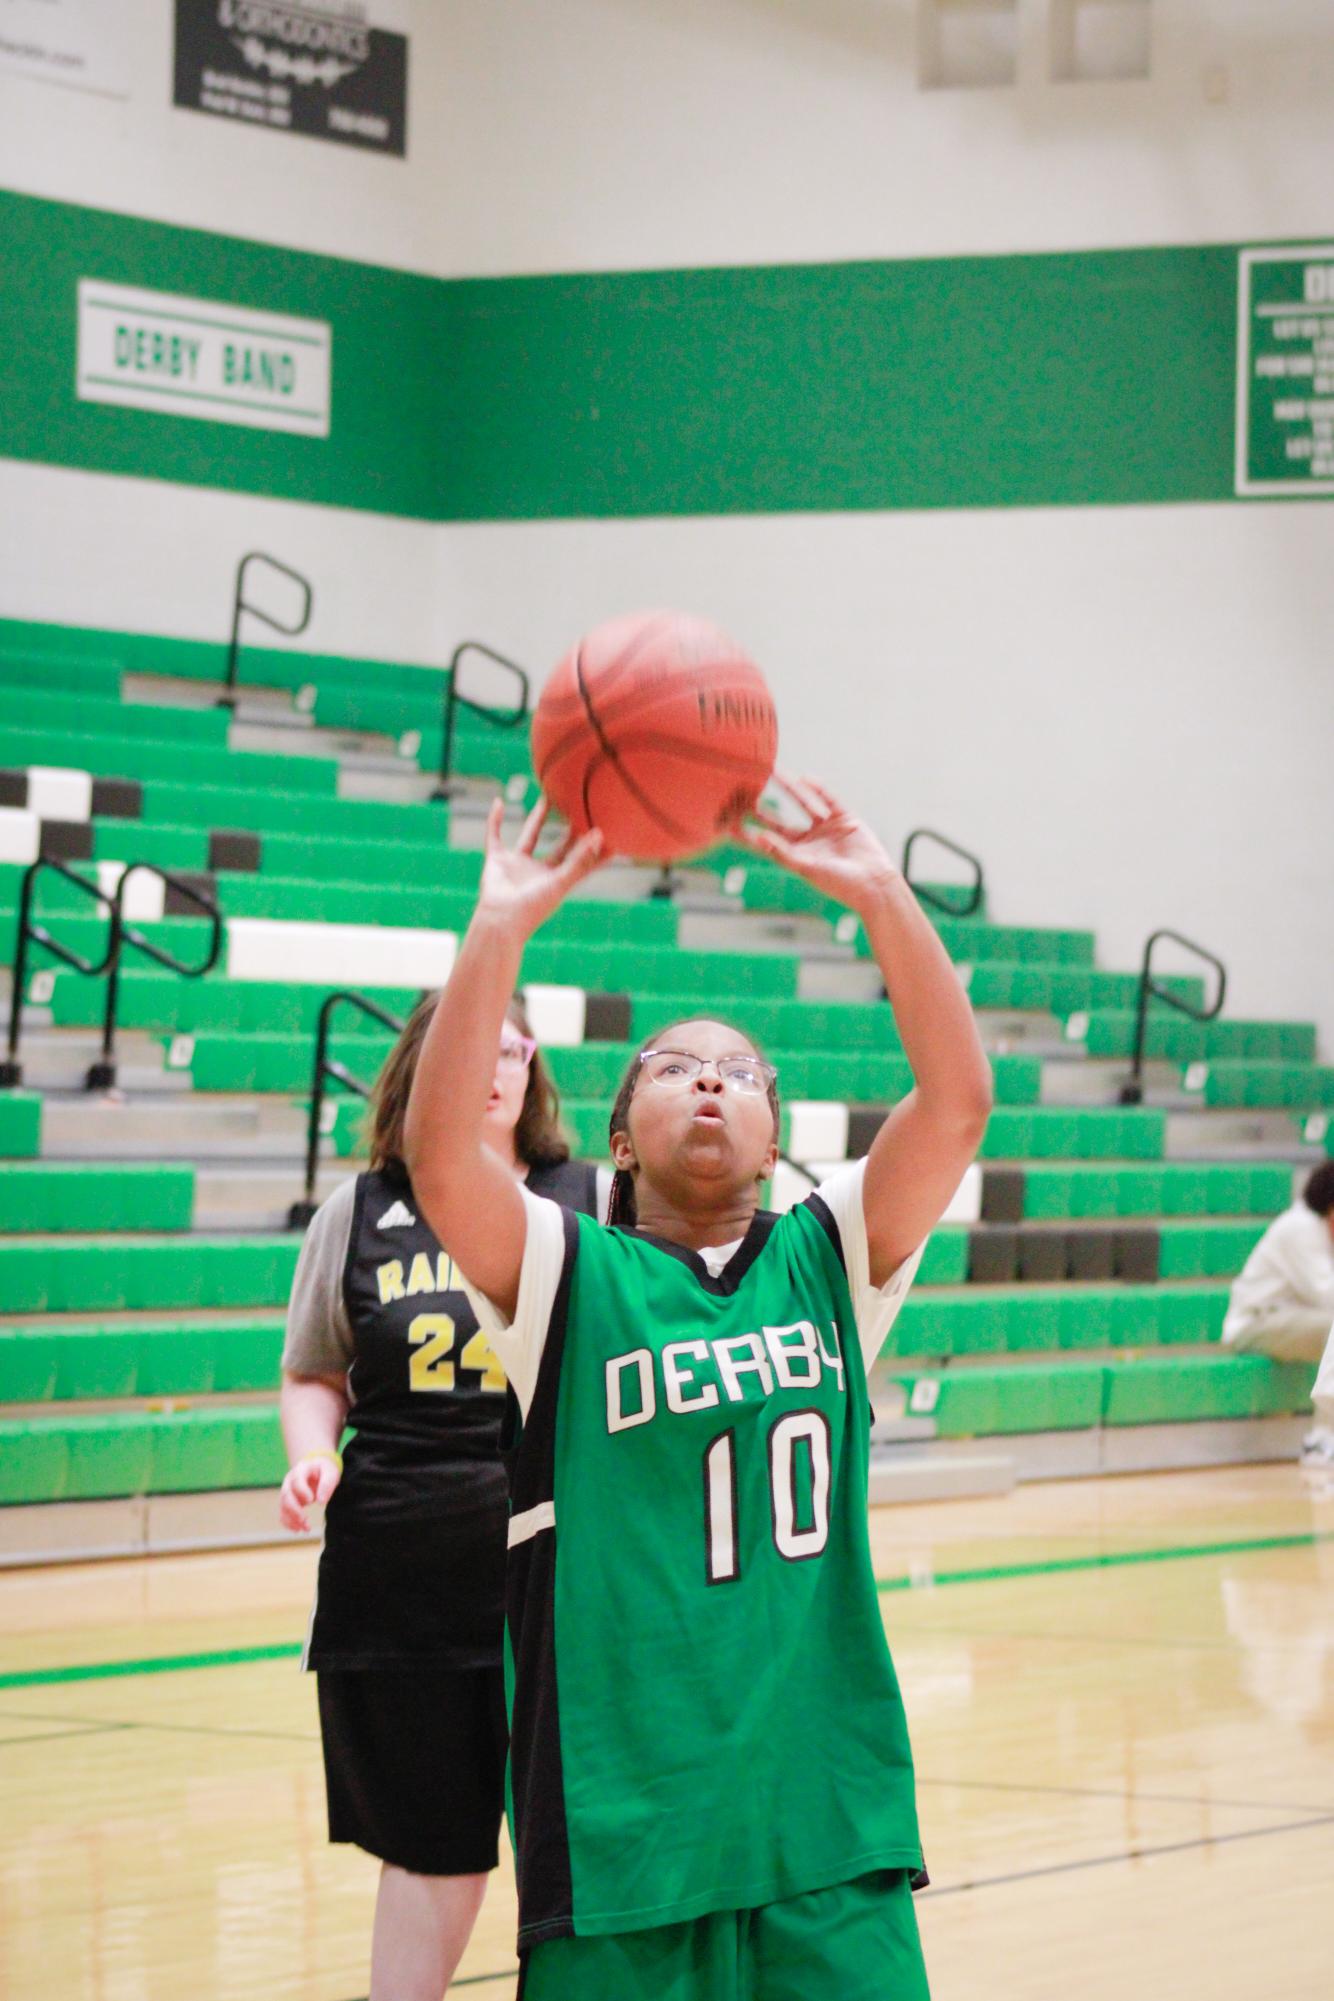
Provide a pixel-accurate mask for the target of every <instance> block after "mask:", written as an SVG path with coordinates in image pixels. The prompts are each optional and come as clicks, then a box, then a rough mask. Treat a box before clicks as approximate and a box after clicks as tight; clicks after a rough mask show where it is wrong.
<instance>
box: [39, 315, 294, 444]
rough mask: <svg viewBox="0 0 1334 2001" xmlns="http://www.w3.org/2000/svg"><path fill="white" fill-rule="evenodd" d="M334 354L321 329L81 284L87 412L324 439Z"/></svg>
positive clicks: (82, 393)
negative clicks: (102, 408)
mask: <svg viewBox="0 0 1334 2001" xmlns="http://www.w3.org/2000/svg"><path fill="white" fill-rule="evenodd" d="M332 352H333V336H332V333H331V331H330V328H329V326H328V325H327V323H326V322H325V321H323V320H298V319H288V318H286V317H283V316H280V315H278V314H276V313H257V312H251V311H250V310H249V309H248V308H241V307H234V306H227V305H223V304H221V303H219V301H218V300H216V299H186V298H181V297H178V296H176V295H175V294H174V293H170V292H146V291H140V290H137V289H135V288H134V287H131V286H127V285H109V284H105V283H103V282H102V281H101V280H100V279H96V278H81V279H80V280H79V346H78V394H79V400H80V401H81V402H84V403H114V404H118V405H120V406H121V407H128V408H130V409H135V410H159V411H161V412H163V413H164V414H165V415H167V416H173V417H203V418H206V419H208V420H209V421H210V422H211V423H215V424H244V425H246V426H248V427H249V428H251V429H255V430H263V431H296V432H299V433H301V434H302V435H303V436H306V437H316V438H325V437H327V436H328V435H329V409H330V391H331V382H332Z"/></svg>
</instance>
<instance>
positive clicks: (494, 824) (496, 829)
mask: <svg viewBox="0 0 1334 2001" xmlns="http://www.w3.org/2000/svg"><path fill="white" fill-rule="evenodd" d="M504 819H505V801H504V800H503V799H502V798H501V797H500V794H499V793H497V794H496V796H495V798H494V799H493V800H492V801H491V810H490V812H489V813H488V814H487V816H486V852H487V853H488V854H494V852H495V850H496V849H497V848H498V847H499V846H500V829H501V827H502V825H503V824H504Z"/></svg>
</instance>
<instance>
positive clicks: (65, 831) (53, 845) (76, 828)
mask: <svg viewBox="0 0 1334 2001" xmlns="http://www.w3.org/2000/svg"><path fill="white" fill-rule="evenodd" d="M37 852H38V854H39V855H40V856H41V858H42V860H43V861H45V862H90V861H91V860H92V858H93V828H92V822H91V821H90V820H43V821H42V823H41V827H40V830H39V832H38V836H37Z"/></svg>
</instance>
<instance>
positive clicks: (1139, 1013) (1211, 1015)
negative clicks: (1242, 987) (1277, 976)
mask: <svg viewBox="0 0 1334 2001" xmlns="http://www.w3.org/2000/svg"><path fill="white" fill-rule="evenodd" d="M1162 938H1170V939H1171V941H1172V943H1173V944H1174V945H1180V946H1181V947H1182V948H1183V950H1185V951H1187V952H1193V953H1194V954H1195V956H1196V958H1198V959H1203V960H1204V962H1205V964H1206V965H1209V966H1212V967H1213V969H1214V971H1215V972H1216V973H1217V975H1218V992H1217V994H1216V995H1215V996H1214V1004H1213V1006H1212V1007H1204V1008H1200V1007H1196V1006H1195V1003H1194V1002H1193V1001H1188V1000H1187V999H1186V998H1185V996H1184V995H1183V994H1177V993H1173V991H1172V989H1171V988H1170V987H1167V986H1160V985H1159V984H1158V983H1157V982H1156V981H1155V979H1154V977H1153V951H1154V947H1155V945H1157V944H1158V942H1159V940H1160V939H1162ZM1226 997H1227V967H1226V966H1225V965H1224V964H1223V961H1222V960H1221V959H1219V958H1216V957H1215V956H1214V954H1213V953H1212V952H1209V951H1206V950H1205V948H1204V946H1203V945H1197V944H1196V943H1195V941H1194V939H1193V938H1184V937H1183V936H1182V934H1181V933H1180V932H1179V931H1170V930H1167V929H1164V930H1162V931H1153V932H1151V933H1150V934H1149V938H1148V942H1147V943H1146V944H1145V947H1144V963H1143V965H1142V967H1141V968H1140V976H1139V998H1138V1001H1137V1003H1136V1008H1135V1047H1134V1052H1133V1055H1132V1057H1131V1064H1130V1076H1129V1078H1128V1079H1127V1081H1126V1082H1125V1083H1124V1084H1123V1085H1122V1086H1121V1093H1120V1102H1121V1103H1122V1104H1123V1105H1142V1104H1143V1102H1144V1085H1143V1081H1142V1079H1143V1071H1144V1044H1145V1041H1146V1039H1147V1036H1148V1025H1149V1002H1150V1000H1151V999H1152V1000H1160V1001H1164V1002H1165V1003H1166V1005H1167V1006H1168V1007H1174V1008H1175V1009H1176V1011H1177V1013H1178V1014H1187V1015H1189V1016H1190V1018H1191V1020H1192V1021H1213V1020H1214V1019H1215V1018H1216V1017H1217V1016H1218V1015H1220V1014H1221V1013H1222V1012H1223V1002H1224V1000H1225V999H1226Z"/></svg>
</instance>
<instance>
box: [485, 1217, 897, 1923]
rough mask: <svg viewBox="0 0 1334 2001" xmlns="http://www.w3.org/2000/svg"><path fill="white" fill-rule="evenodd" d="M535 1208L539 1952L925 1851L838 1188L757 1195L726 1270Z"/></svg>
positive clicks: (815, 1884) (531, 1677) (532, 1854)
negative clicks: (761, 1201) (802, 1196)
mask: <svg viewBox="0 0 1334 2001" xmlns="http://www.w3.org/2000/svg"><path fill="white" fill-rule="evenodd" d="M855 1199H856V1201H857V1204H858V1208H857V1215H858V1217H859V1218H860V1199H861V1197H860V1178H858V1180H857V1183H856V1198H855ZM526 1200H527V1202H528V1207H529V1219H530V1221H529V1235H530V1251H531V1249H532V1244H531V1239H532V1235H533V1227H534V1226H533V1217H534V1212H535V1211H538V1210H542V1209H546V1210H547V1212H548V1214H547V1218H546V1221H547V1223H548V1224H550V1223H551V1221H552V1219H556V1218H558V1219H559V1223H560V1226H561V1230H562V1231H563V1255H562V1256H561V1259H560V1275H559V1281H558V1283H557V1284H556V1285H555V1292H554V1304H553V1305H552V1307H551V1311H550V1315H549V1319H548V1321H547V1325H546V1330H545V1342H544V1344H543V1345H542V1347H541V1358H540V1362H538V1363H537V1368H536V1376H535V1380H532V1381H531V1384H530V1388H531V1394H530V1395H529V1397H528V1398H527V1404H528V1408H527V1412H526V1415H525V1417H524V1418H523V1420H522V1424H521V1428H520V1430H519V1432H518V1436H517V1442H516V1444H515V1451H514V1458H513V1462H512V1466H513V1480H512V1515H511V1521H510V1532H509V1543H510V1553H509V1569H508V1587H507V1636H506V1637H507V1670H508V1677H509V1686H510V1696H511V1718H512V1733H513V1746H512V1755H511V1773H510V1779H511V1812H512V1827H513V1833H514V1841H515V1852H516V1857H517V1868H518V1883H519V1900H520V1908H519V1940H520V1947H521V1949H526V1948H528V1947H530V1946H532V1945H535V1944H537V1943H538V1942H540V1941H541V1940H544V1939H548V1938H555V1937H560V1936H563V1935H569V1934H572V1933H573V1934H576V1935H595V1934H603V1933H609V1932H619V1931H634V1930H638V1929H640V1928H643V1927H649V1926H657V1925H666V1924H672V1923H675V1922H678V1921H680V1920H683V1919H686V1918H692V1917H696V1916H699V1915H701V1914H703V1913H705V1912H708V1911H714V1910H729V1909H745V1908H750V1907H753V1906H755V1905H759V1904H766V1903H770V1902H773V1901H775V1900H777V1899H780V1898H786V1897H792V1896H797V1895H799V1894H801V1893H803V1892H805V1891H808V1890H814V1889H820V1888H823V1887H826V1886H828V1885H831V1884H834V1883H840V1882H845V1881H850V1880H851V1879H852V1878H854V1877H857V1876H860V1875H864V1874H867V1873H869V1872H870V1871H872V1870H876V1869H881V1868H886V1869H889V1868H903V1869H907V1870H910V1871H916V1870H919V1869H920V1868H921V1859H922V1858H921V1847H920V1843H919V1839H918V1833H917V1820H916V1810H915V1805H914V1788H913V1776H912V1762H911V1754H910V1751H909V1748H908V1735H907V1728H906V1724H905V1720H904V1714H903V1705H902V1701H901V1699H900V1696H899V1690H898V1684H897V1681H896V1678H895V1674H894V1669H893V1665H892V1663H891V1661H890V1656H889V1648H888V1646H887V1644H886V1640H885V1635H884V1628H883V1626H882V1623H881V1617H880V1607H879V1600H878V1597H877V1593H876V1588H875V1580H874V1576H873V1573H872V1568H871V1559H870V1550H869V1544H868V1537H867V1513H866V1510H867V1460H868V1453H869V1433H870V1404H869V1400H868V1397H867V1390H866V1375H865V1367H864V1362H863V1356H862V1349H861V1344H860V1342H859V1339H858V1335H857V1329H856V1325H855V1316H854V1307H853V1300H852V1296H851V1293H850V1290H849V1284H848V1278H847V1274H846V1271H845V1266H844V1255H843V1249H842V1246H841V1242H840V1232H839V1227H838V1224H837V1222H836V1221H835V1218H834V1215H833V1213H832V1211H831V1209H830V1207H829V1206H828V1205H827V1204H826V1202H825V1201H824V1200H822V1199H821V1197H820V1195H819V1194H818V1193H817V1194H816V1195H813V1196H811V1197H810V1198H809V1199H808V1200H807V1201H806V1202H804V1203H802V1204H801V1205H800V1206H799V1207H797V1208H795V1209H792V1210H790V1211H789V1212H788V1213H787V1214H786V1215H784V1216H781V1217H774V1216H772V1215H758V1216H757V1217H756V1218H755V1220H754V1223H753V1224H752V1226H751V1228H750V1231H749V1233H748V1234H747V1236H746V1237H745V1239H744V1240H743V1242H742V1243H741V1245H740V1247H739V1248H738V1249H737V1251H736V1252H735V1253H734V1254H733V1256H732V1258H731V1259H730V1261H729V1262H728V1263H727V1264H726V1265H725V1266H724V1267H723V1270H722V1272H721V1275H720V1276H719V1277H717V1278H713V1277H711V1276H710V1275H709V1272H708V1270H707V1268H706V1265H705V1262H704V1261H703V1260H702V1259H701V1258H700V1257H698V1256H697V1255H695V1254H694V1253H693V1252H690V1251H687V1250H684V1249H682V1248H681V1247H679V1246H676V1245H672V1244H669V1243H666V1242H664V1241H663V1240H661V1239H657V1238H651V1237H646V1236H644V1235H640V1234H636V1233H633V1232H630V1231H625V1230H616V1229H604V1228H600V1227H599V1226H598V1225H597V1224H596V1223H594V1222H592V1221H591V1220H590V1219H589V1218H587V1217H584V1216H576V1215H574V1214H573V1213H572V1212H570V1211H568V1210H557V1209H555V1208H554V1205H547V1204H541V1203H536V1202H534V1201H533V1199H532V1198H531V1197H529V1198H526ZM552 1258H553V1261H554V1258H555V1251H554V1249H553V1252H552ZM527 1262H528V1254H527V1253H526V1254H525V1271H526V1270H527ZM910 1275H911V1273H910V1272H908V1273H907V1275H906V1276H905V1277H904V1279H903V1284H904V1286H905V1287H906V1283H907V1277H909V1276H910ZM526 1282H527V1280H526V1279H525V1283H526ZM896 1283H897V1281H896ZM876 1297H879V1295H876ZM493 1311H494V1309H493ZM523 1312H524V1296H523V1290H522V1288H521V1292H520V1301H519V1309H518V1317H521V1316H522V1315H523ZM497 1332H498V1333H499V1330H497ZM496 1345H497V1348H498V1350H499V1351H500V1352H501V1354H502V1358H503V1356H504V1345H503V1341H502V1339H500V1338H497V1342H496ZM512 1375H514V1372H513V1371H512ZM514 1379H515V1380H516V1381H517V1380H518V1377H517V1375H515V1377H514Z"/></svg>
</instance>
